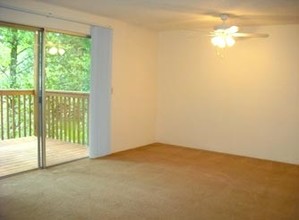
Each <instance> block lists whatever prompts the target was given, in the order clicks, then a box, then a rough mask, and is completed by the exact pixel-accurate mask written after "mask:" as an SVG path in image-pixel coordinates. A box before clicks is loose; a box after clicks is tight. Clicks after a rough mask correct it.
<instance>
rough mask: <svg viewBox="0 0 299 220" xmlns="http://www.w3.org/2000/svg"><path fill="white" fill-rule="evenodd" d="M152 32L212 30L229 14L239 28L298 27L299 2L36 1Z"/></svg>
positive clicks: (247, 0) (184, 0) (239, 0)
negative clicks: (130, 24)
mask: <svg viewBox="0 0 299 220" xmlns="http://www.w3.org/2000/svg"><path fill="white" fill-rule="evenodd" d="M35 1H38V2H44V3H48V4H53V5H57V6H62V7H67V8H70V9H75V10H80V11H84V12H88V13H92V14H95V15H100V16H106V17H110V18H116V19H120V20H123V21H126V22H130V23H134V24H138V25H142V26H146V27H149V28H154V29H157V30H166V29H196V28H205V27H213V26H214V25H217V24H219V23H221V22H220V19H219V15H220V14H221V13H228V14H229V15H230V19H229V21H228V23H229V24H234V25H240V26H256V25H280V24H299V0H63V1H62V0H35Z"/></svg>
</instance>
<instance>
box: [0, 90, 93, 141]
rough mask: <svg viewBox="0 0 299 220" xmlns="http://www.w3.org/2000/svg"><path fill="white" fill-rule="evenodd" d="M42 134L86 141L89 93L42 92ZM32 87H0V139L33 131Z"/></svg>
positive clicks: (34, 122) (30, 134)
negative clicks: (43, 104) (44, 123)
mask: <svg viewBox="0 0 299 220" xmlns="http://www.w3.org/2000/svg"><path fill="white" fill-rule="evenodd" d="M45 96H46V97H45V98H46V104H45V122H46V126H45V127H46V137H48V138H52V139H58V140H63V141H67V142H71V143H77V144H83V145H86V144H87V143H88V117H89V116H88V112H89V108H88V107H89V94H88V93H84V92H66V91H46V93H45ZM36 100H37V99H36V96H35V92H34V90H0V135H1V140H5V139H12V138H18V137H27V136H32V135H34V134H36V127H37V126H36V123H37V111H36Z"/></svg>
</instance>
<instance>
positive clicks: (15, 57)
mask: <svg viewBox="0 0 299 220" xmlns="http://www.w3.org/2000/svg"><path fill="white" fill-rule="evenodd" d="M41 34H42V30H41V29H38V28H31V27H30V28H29V27H22V26H10V25H4V24H1V23H0V136H1V140H0V176H5V175H10V174H13V173H17V172H22V171H26V170H30V169H34V168H37V167H38V164H39V163H38V158H39V157H38V155H39V154H38V142H37V136H38V130H37V129H38V124H37V119H38V107H37V86H36V80H35V79H36V78H37V76H38V68H37V65H36V63H37V61H38V60H39V53H38V48H39V46H38V45H39V43H38V39H39V37H40V36H41Z"/></svg>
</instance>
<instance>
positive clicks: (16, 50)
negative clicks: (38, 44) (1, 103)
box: [0, 27, 34, 89]
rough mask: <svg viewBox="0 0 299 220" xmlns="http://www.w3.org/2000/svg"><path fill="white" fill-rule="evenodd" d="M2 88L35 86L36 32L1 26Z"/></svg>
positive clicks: (0, 71) (0, 81)
mask: <svg viewBox="0 0 299 220" xmlns="http://www.w3.org/2000/svg"><path fill="white" fill-rule="evenodd" d="M0 51H1V53H0V88H4V89H9V88H10V89H21V88H23V89H26V88H33V78H34V75H33V72H34V70H33V68H34V32H30V31H23V30H18V29H15V28H7V27H0Z"/></svg>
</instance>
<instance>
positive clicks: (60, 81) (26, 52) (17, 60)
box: [0, 27, 90, 91]
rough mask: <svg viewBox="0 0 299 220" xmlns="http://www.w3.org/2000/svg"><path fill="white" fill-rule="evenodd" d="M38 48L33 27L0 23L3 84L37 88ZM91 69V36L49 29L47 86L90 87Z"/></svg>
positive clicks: (2, 86) (58, 87)
mask: <svg viewBox="0 0 299 220" xmlns="http://www.w3.org/2000/svg"><path fill="white" fill-rule="evenodd" d="M51 48H56V50H58V52H57V53H55V54H51V53H49V51H50V50H51ZM35 50H36V45H35V33H34V32H33V31H25V30H19V29H15V28H7V27H0V88H2V89H32V88H34V68H35V64H34V61H35V59H36V57H34V52H35ZM59 50H60V52H61V51H62V52H64V53H59ZM89 69H90V39H88V38H84V37H78V36H72V35H67V34H61V33H54V32H47V33H46V51H45V72H46V90H63V91H89V78H90V77H89V76H90V75H89V72H90V71H89Z"/></svg>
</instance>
